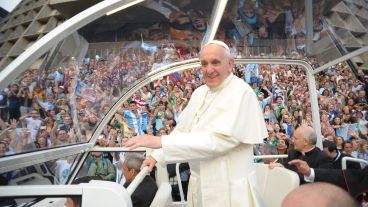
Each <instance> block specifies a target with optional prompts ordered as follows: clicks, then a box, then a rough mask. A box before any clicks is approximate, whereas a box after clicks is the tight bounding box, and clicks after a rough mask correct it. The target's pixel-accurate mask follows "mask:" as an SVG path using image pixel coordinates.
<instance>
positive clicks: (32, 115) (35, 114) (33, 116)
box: [31, 110, 40, 119]
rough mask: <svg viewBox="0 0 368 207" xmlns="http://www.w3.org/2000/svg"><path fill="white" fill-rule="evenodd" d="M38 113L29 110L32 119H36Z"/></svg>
mask: <svg viewBox="0 0 368 207" xmlns="http://www.w3.org/2000/svg"><path fill="white" fill-rule="evenodd" d="M39 115H40V114H39V113H38V111H35V110H33V111H31V117H32V118H33V119H37V118H38V117H39Z"/></svg>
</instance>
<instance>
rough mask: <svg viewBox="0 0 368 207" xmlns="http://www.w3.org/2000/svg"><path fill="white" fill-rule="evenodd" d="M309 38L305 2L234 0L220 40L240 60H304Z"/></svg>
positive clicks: (225, 14)
mask: <svg viewBox="0 0 368 207" xmlns="http://www.w3.org/2000/svg"><path fill="white" fill-rule="evenodd" d="M305 35H306V28H305V8H304V1H290V0H276V1H264V0H252V1H248V0H230V1H229V3H228V5H227V7H226V10H225V13H224V15H223V17H222V20H221V24H220V28H219V30H218V36H217V38H218V39H222V40H225V41H227V42H229V44H230V45H232V49H233V53H234V55H236V56H237V57H259V56H266V57H293V58H302V57H301V55H303V54H304V48H305Z"/></svg>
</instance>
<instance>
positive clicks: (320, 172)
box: [314, 167, 368, 198]
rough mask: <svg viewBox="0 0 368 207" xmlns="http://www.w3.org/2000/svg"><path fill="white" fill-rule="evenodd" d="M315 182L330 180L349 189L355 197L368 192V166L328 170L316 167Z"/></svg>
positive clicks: (329, 181)
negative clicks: (359, 168)
mask: <svg viewBox="0 0 368 207" xmlns="http://www.w3.org/2000/svg"><path fill="white" fill-rule="evenodd" d="M314 172H315V178H314V182H328V183H332V184H335V185H337V186H340V187H342V188H344V189H345V190H347V191H349V193H350V194H351V195H352V196H354V197H355V198H357V197H359V196H361V195H362V194H363V192H368V167H365V168H364V169H361V170H358V169H346V170H337V169H333V170H328V169H320V168H314Z"/></svg>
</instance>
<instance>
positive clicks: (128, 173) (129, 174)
mask: <svg viewBox="0 0 368 207" xmlns="http://www.w3.org/2000/svg"><path fill="white" fill-rule="evenodd" d="M123 175H124V177H125V180H126V182H129V183H130V182H132V181H133V180H134V177H135V173H134V169H129V168H128V166H127V164H126V163H124V164H123Z"/></svg>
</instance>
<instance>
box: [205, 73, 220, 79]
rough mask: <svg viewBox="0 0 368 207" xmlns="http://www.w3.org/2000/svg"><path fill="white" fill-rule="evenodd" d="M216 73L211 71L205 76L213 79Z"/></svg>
mask: <svg viewBox="0 0 368 207" xmlns="http://www.w3.org/2000/svg"><path fill="white" fill-rule="evenodd" d="M217 75H218V74H217V73H211V74H206V77H207V78H209V79H214V78H216V77H217Z"/></svg>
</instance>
